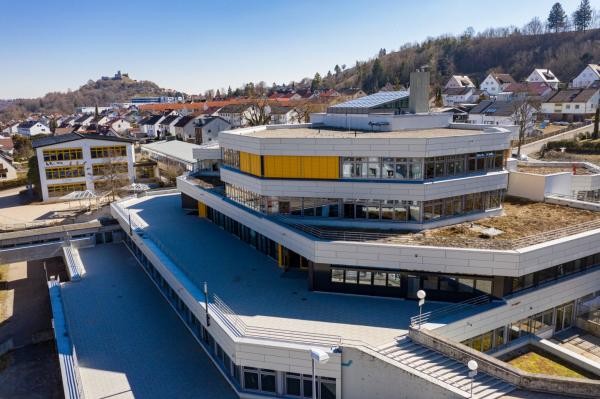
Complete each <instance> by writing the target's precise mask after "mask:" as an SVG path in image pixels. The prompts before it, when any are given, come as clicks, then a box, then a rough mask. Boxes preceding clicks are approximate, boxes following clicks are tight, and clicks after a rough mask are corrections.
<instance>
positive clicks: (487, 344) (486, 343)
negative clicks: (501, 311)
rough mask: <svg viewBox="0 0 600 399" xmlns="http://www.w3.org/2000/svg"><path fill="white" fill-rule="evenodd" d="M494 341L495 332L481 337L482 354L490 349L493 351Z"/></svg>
mask: <svg viewBox="0 0 600 399" xmlns="http://www.w3.org/2000/svg"><path fill="white" fill-rule="evenodd" d="M493 339H494V332H493V331H489V332H487V333H485V334H482V335H481V351H482V352H487V351H489V350H490V349H492V344H493V341H492V340H493Z"/></svg>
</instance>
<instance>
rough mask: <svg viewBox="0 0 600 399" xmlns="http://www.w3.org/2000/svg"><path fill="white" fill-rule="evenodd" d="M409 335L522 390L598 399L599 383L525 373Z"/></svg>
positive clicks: (434, 338)
mask: <svg viewBox="0 0 600 399" xmlns="http://www.w3.org/2000/svg"><path fill="white" fill-rule="evenodd" d="M408 335H409V337H410V338H411V339H412V340H413V341H415V342H417V343H419V344H421V345H424V346H426V347H428V348H431V349H433V350H435V351H437V352H440V353H442V354H444V355H446V356H449V357H452V358H453V359H456V360H458V361H460V362H463V363H465V364H466V363H467V362H468V361H469V360H475V361H477V363H478V365H479V370H480V371H481V372H483V373H486V374H489V375H491V376H494V377H497V378H500V379H502V380H504V381H507V382H509V383H511V384H513V385H516V386H518V387H519V388H521V389H525V390H529V391H538V392H546V393H553V394H563V395H570V396H575V397H581V398H597V397H598V392H600V381H596V380H581V379H577V378H564V377H550V376H543V375H535V374H531V373H527V372H524V371H522V370H519V369H517V368H515V367H513V366H511V365H510V364H507V363H505V362H503V361H500V360H498V359H496V358H494V357H492V356H489V355H486V354H485V353H482V352H479V351H477V350H475V349H472V348H469V347H468V346H466V345H463V344H461V343H458V342H454V341H451V340H448V339H446V338H445V337H442V336H441V335H439V334H437V333H435V332H433V331H430V330H427V329H420V330H418V329H415V328H412V327H410V328H409V332H408Z"/></svg>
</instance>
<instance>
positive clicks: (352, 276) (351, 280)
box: [346, 270, 358, 284]
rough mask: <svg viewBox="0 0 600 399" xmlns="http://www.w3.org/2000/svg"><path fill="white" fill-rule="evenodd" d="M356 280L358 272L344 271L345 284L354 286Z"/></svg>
mask: <svg viewBox="0 0 600 399" xmlns="http://www.w3.org/2000/svg"><path fill="white" fill-rule="evenodd" d="M357 278H358V272H357V271H356V270H346V283H347V284H356V282H357Z"/></svg>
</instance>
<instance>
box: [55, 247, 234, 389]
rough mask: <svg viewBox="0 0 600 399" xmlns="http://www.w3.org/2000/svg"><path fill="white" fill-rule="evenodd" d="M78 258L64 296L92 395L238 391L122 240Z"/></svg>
mask: <svg viewBox="0 0 600 399" xmlns="http://www.w3.org/2000/svg"><path fill="white" fill-rule="evenodd" d="M80 256H81V260H82V262H83V264H84V265H85V268H86V271H87V275H86V276H85V278H84V279H82V280H81V281H79V282H74V283H67V284H64V285H63V301H64V306H65V313H66V316H67V318H68V322H69V328H70V334H71V337H72V340H73V342H74V345H75V348H76V351H77V356H78V359H79V366H80V374H81V380H82V383H83V387H84V391H85V397H86V398H88V399H100V398H111V399H122V398H134V397H138V398H144V399H146V398H148V399H152V398H156V399H164V398H225V399H226V398H235V397H236V395H235V394H234V392H233V390H232V389H231V388H230V387H229V385H228V384H227V383H226V382H225V380H224V379H223V378H222V376H221V375H220V373H219V371H218V370H217V369H216V368H215V367H214V365H213V364H212V363H211V361H210V360H209V359H208V357H207V356H206V354H205V353H204V352H203V350H202V349H201V347H200V345H199V344H198V343H197V342H196V341H195V340H194V338H193V337H192V335H191V334H190V333H189V331H187V329H186V328H185V327H184V325H183V323H182V322H181V321H180V320H179V318H178V317H177V316H176V314H175V312H174V311H173V310H172V309H171V308H170V307H169V305H168V304H167V302H166V301H165V300H164V299H163V298H162V296H161V295H160V293H159V292H158V290H157V289H156V287H155V286H154V285H153V284H152V282H151V281H150V279H149V278H148V277H147V276H146V275H145V274H144V272H143V271H142V269H141V268H140V266H139V265H138V264H137V262H136V261H135V259H134V258H133V256H132V255H131V254H130V253H129V251H128V250H127V248H126V247H125V246H124V245H122V244H104V245H99V246H96V247H94V248H88V249H82V250H80Z"/></svg>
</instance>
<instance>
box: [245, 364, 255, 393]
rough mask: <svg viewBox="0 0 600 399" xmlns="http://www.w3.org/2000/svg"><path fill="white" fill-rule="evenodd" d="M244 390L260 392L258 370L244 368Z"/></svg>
mask: <svg viewBox="0 0 600 399" xmlns="http://www.w3.org/2000/svg"><path fill="white" fill-rule="evenodd" d="M244 388H245V389H254V390H256V391H258V370H257V369H255V368H249V367H244Z"/></svg>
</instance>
